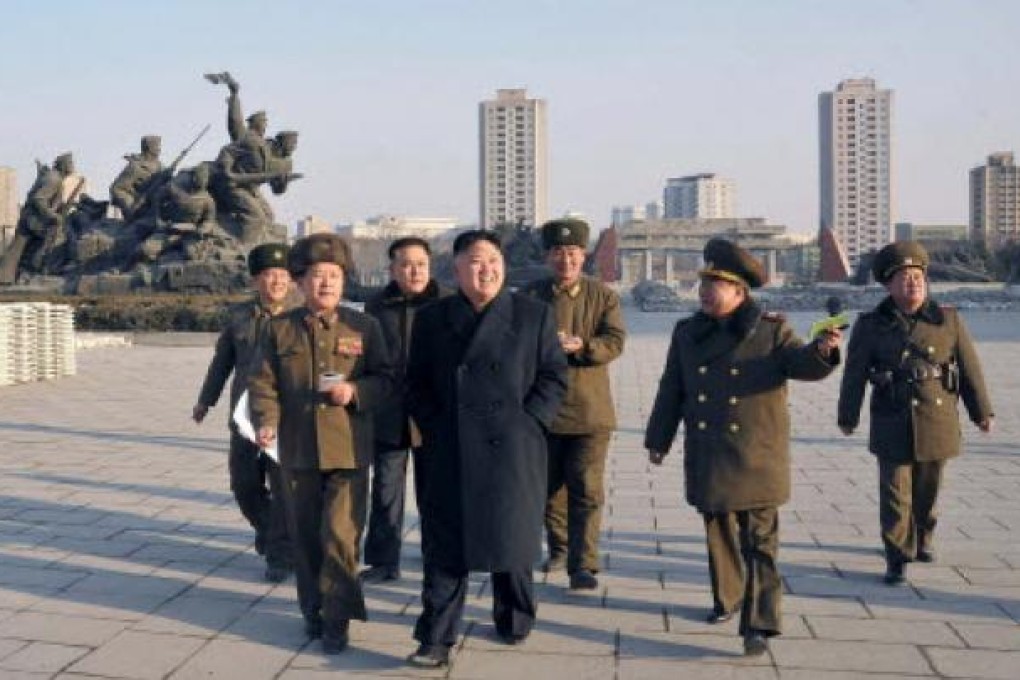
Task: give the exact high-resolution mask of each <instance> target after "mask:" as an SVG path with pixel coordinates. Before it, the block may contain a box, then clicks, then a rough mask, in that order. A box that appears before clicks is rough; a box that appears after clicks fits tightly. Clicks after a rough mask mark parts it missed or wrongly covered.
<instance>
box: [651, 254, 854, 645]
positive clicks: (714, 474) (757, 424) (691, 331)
mask: <svg viewBox="0 0 1020 680" xmlns="http://www.w3.org/2000/svg"><path fill="white" fill-rule="evenodd" d="M704 259H705V267H704V269H702V270H701V272H700V277H701V285H700V288H699V290H698V295H699V298H700V302H701V310H700V311H698V312H697V313H695V314H694V315H693V316H691V317H688V318H686V319H682V320H680V321H679V322H677V324H676V327H675V329H674V330H673V338H672V341H671V342H670V346H669V354H668V356H667V358H666V368H665V371H664V372H663V374H662V379H661V380H660V382H659V391H658V394H656V397H655V405H654V408H653V410H652V414H651V416H650V418H649V420H648V427H647V429H646V432H645V448H647V449H648V453H649V460H650V461H651V462H652V463H653V464H655V465H659V464H661V463H662V461H663V459H664V458H665V457H666V455H667V453H668V452H669V449H670V446H671V445H672V443H673V440H674V438H675V437H676V433H677V429H678V427H679V425H680V423H681V422H683V423H684V438H685V440H686V441H685V442H684V476H685V479H684V482H685V487H686V494H687V502H688V503H689V504H691V505H693V506H694V507H695V508H696V509H697V510H698V512H700V513H701V515H702V517H703V519H704V523H705V532H706V537H707V543H708V566H709V573H710V576H711V581H712V599H713V601H714V608H713V610H712V612H711V614H710V615H709V617H708V621H709V623H713V624H714V623H722V622H724V621H727V620H729V619H730V618H731V617H732V616H733V614H734V613H735V611H736V610H737V608H740V632H741V634H742V635H743V637H744V652H745V654H747V655H749V656H758V655H761V654H764V653H765V651H766V649H767V647H768V642H767V639H768V637H770V636H773V635H779V633H780V631H781V615H780V595H781V591H782V583H781V581H780V576H779V571H778V568H777V563H776V558H777V553H778V549H779V524H778V508H779V506H780V505H782V504H783V503H785V502H786V501H787V500H789V497H790V455H789V436H790V433H789V411H788V408H787V380H788V379H793V380H821V379H822V378H825V377H826V376H827V375H829V374H830V373H831V372H832V371H833V369H834V368H835V367H836V366H837V365H838V364H839V342H840V338H841V334H840V331H839V330H833V331H831V332H829V333H827V334H825V335H823V336H822V337H820V338H818V339H817V340H814V341H812V342H810V343H808V344H804V343H802V342H801V341H800V340H799V339H798V338H797V337H796V336H795V335H794V333H793V330H792V329H791V328H790V326H789V325H788V324H787V322H786V320H785V319H784V318H783V317H782V316H781V315H778V314H774V313H770V312H764V311H763V310H762V309H761V307H759V306H758V304H757V303H756V302H755V301H754V299H753V298H752V297H751V295H750V290H751V289H752V288H758V287H760V286H762V285H763V284H764V283H765V279H766V276H765V272H764V270H763V268H762V266H761V264H760V263H759V262H758V261H757V260H756V259H755V258H754V257H753V256H752V255H751V254H750V253H749V252H747V251H746V250H744V249H743V248H741V247H740V246H737V245H736V244H734V243H731V242H730V241H726V240H723V239H712V240H710V241H709V242H708V244H707V245H706V246H705V251H704Z"/></svg>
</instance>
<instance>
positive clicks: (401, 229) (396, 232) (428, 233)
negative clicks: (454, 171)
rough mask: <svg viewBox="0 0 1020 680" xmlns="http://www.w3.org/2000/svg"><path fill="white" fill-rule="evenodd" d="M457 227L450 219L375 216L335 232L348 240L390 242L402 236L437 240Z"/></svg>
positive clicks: (342, 227) (452, 219)
mask: <svg viewBox="0 0 1020 680" xmlns="http://www.w3.org/2000/svg"><path fill="white" fill-rule="evenodd" d="M456 227H457V220H456V219H454V218H452V217H410V216H406V215H377V216H375V217H370V218H368V219H367V220H365V221H363V222H355V223H354V224H350V225H344V226H341V227H339V228H338V229H337V231H338V232H339V233H340V234H342V235H344V236H347V237H349V238H360V239H381V240H386V241H391V240H393V239H398V238H402V237H404V236H418V237H420V238H424V239H434V238H438V237H440V236H442V235H444V234H446V233H447V232H449V231H450V230H452V229H454V228H456Z"/></svg>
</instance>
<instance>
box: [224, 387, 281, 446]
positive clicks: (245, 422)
mask: <svg viewBox="0 0 1020 680" xmlns="http://www.w3.org/2000/svg"><path fill="white" fill-rule="evenodd" d="M232 418H233V421H234V425H237V431H238V432H239V433H240V435H241V436H242V437H244V438H245V439H247V440H248V441H250V442H251V443H252V444H258V443H259V436H258V434H256V432H255V426H254V425H252V424H251V410H250V409H249V408H248V390H245V391H244V392H242V393H241V398H240V399H238V400H237V406H235V407H234V415H233V416H232ZM279 443H280V440H279V438H277V439H274V440H273V443H272V444H270V445H269V448H266V449H262V450H263V451H264V452H265V454H266V455H267V456H269V457H270V458H272V459H273V460H274V461H276V462H277V463H279V462H280V450H279Z"/></svg>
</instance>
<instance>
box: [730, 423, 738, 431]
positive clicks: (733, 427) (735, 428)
mask: <svg viewBox="0 0 1020 680" xmlns="http://www.w3.org/2000/svg"><path fill="white" fill-rule="evenodd" d="M730 432H740V425H739V424H738V423H730Z"/></svg>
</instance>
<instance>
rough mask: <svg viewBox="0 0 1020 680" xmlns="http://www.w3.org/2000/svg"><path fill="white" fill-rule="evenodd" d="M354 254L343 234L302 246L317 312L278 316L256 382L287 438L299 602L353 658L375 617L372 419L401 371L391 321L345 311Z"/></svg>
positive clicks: (266, 410)
mask: <svg viewBox="0 0 1020 680" xmlns="http://www.w3.org/2000/svg"><path fill="white" fill-rule="evenodd" d="M349 268H350V249H349V248H348V246H347V243H346V242H345V241H344V240H343V239H342V238H340V237H339V236H337V235H336V234H313V235H311V236H308V237H306V238H303V239H301V240H299V241H298V242H297V243H295V244H294V247H293V249H292V250H291V253H290V272H291V275H292V276H294V277H295V279H297V280H298V285H299V287H300V288H301V292H302V293H304V296H305V305H304V306H303V307H300V308H297V309H294V310H292V311H290V312H288V313H286V314H283V315H281V316H279V317H276V318H274V319H273V321H272V323H270V325H269V330H268V332H267V333H266V335H265V338H264V339H263V343H262V347H261V350H260V354H259V356H260V360H259V365H258V366H257V367H256V368H255V370H254V371H253V373H252V376H251V378H250V380H249V382H248V389H249V390H250V392H251V413H252V420H253V424H254V425H255V427H256V429H257V431H258V437H259V444H260V445H261V446H262V447H263V448H265V447H268V446H272V445H273V444H274V443H275V442H277V441H278V442H279V457H280V468H281V476H282V477H283V486H284V493H283V499H284V504H285V508H286V511H287V523H288V529H289V530H290V532H291V536H292V537H293V540H294V544H295V545H294V561H295V573H296V576H297V587H298V600H299V604H300V607H301V613H302V614H303V615H304V618H305V630H306V632H307V633H308V635H309V637H319V636H321V637H322V648H323V651H324V652H326V653H327V654H337V653H339V652H341V651H342V650H343V649H344V648H345V647H346V646H347V641H348V624H349V622H350V619H361V620H364V619H366V618H367V615H366V612H365V598H364V594H363V593H362V589H361V582H360V581H359V579H358V557H359V555H358V548H359V543H360V541H361V533H362V528H363V526H364V521H365V510H366V503H367V499H368V466H369V464H370V463H371V461H372V451H373V449H372V442H373V432H372V412H373V411H374V410H376V409H377V408H378V406H379V405H380V404H382V403H384V401H383V400H384V399H385V398H386V396H387V395H388V393H389V392H390V390H391V387H392V382H393V370H392V366H391V363H390V353H389V351H388V350H387V348H386V343H385V340H384V339H383V335H382V330H381V329H380V327H379V322H378V321H376V320H375V319H374V318H372V317H370V316H368V315H367V314H362V313H361V312H357V311H354V310H353V309H349V308H346V307H341V306H340V296H341V294H342V292H343V281H344V272H345V271H346V270H348V269H349Z"/></svg>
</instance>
